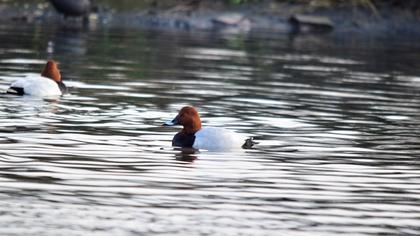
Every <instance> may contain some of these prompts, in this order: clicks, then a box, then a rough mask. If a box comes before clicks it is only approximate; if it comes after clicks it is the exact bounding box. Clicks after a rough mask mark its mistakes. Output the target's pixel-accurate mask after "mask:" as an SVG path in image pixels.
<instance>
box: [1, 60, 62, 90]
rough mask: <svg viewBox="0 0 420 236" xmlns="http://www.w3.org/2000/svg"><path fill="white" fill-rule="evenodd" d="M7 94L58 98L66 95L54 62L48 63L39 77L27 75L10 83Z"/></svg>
mask: <svg viewBox="0 0 420 236" xmlns="http://www.w3.org/2000/svg"><path fill="white" fill-rule="evenodd" d="M7 93H9V94H15V95H32V96H40V97H42V96H59V95H63V94H65V93H67V87H66V85H65V84H64V83H63V81H62V80H61V74H60V71H59V70H58V66H57V63H56V62H55V61H52V60H50V61H48V62H47V64H46V65H45V67H44V69H43V71H42V73H41V75H28V76H26V77H24V78H21V79H19V80H17V81H15V82H13V83H12V85H11V86H10V88H9V89H8V90H7Z"/></svg>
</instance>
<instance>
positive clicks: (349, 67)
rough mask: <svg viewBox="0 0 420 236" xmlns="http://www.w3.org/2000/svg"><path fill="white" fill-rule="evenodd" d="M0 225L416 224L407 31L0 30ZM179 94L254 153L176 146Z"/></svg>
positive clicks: (417, 100) (32, 229)
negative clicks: (32, 87) (349, 35)
mask: <svg viewBox="0 0 420 236" xmlns="http://www.w3.org/2000/svg"><path fill="white" fill-rule="evenodd" d="M0 42H1V44H0V90H2V91H5V90H6V89H7V87H8V84H10V83H11V82H12V81H14V80H15V79H16V78H18V77H21V76H23V75H25V74H27V73H38V72H39V71H40V70H41V68H42V66H43V65H42V64H43V63H44V62H45V59H47V58H54V59H56V60H58V61H60V63H61V64H60V68H61V70H62V74H63V77H64V78H65V82H66V83H67V85H69V86H70V87H71V94H70V95H66V96H64V97H62V98H60V99H37V98H31V97H14V96H9V95H6V94H1V95H0V124H1V125H0V145H1V150H0V161H1V162H0V181H1V182H0V226H1V227H0V234H1V235H150V234H161V235H338V234H340V235H418V234H420V224H419V218H420V204H419V201H420V197H419V196H420V195H419V194H420V185H419V182H420V172H419V170H420V163H419V156H420V155H419V154H420V149H419V144H420V139H419V138H418V137H419V136H420V120H419V117H420V109H419V105H418V104H420V85H419V84H420V77H418V74H419V72H420V70H419V69H418V66H417V63H418V55H419V52H420V47H419V46H418V43H417V42H405V41H401V40H399V41H383V40H382V41H381V40H370V41H369V40H358V39H341V40H340V39H332V38H330V37H328V36H309V35H308V36H300V37H287V36H275V37H273V36H269V35H266V36H264V35H260V36H258V37H246V36H240V35H239V36H228V35H220V36H215V35H212V34H210V33H205V32H191V33H187V32H171V31H147V30H140V29H132V28H131V29H126V28H97V29H90V30H80V29H71V28H70V29H69V28H64V27H61V26H49V27H47V26H42V25H41V26H39V25H38V26H2V30H1V33H0ZM183 105H194V106H196V107H197V108H198V109H199V111H200V113H201V116H202V118H203V122H204V123H205V124H206V125H212V126H223V127H226V128H229V129H232V130H236V131H238V132H241V133H246V134H249V135H251V136H254V137H256V139H257V141H259V142H260V143H259V145H257V147H256V148H255V149H254V150H246V151H235V152H225V153H224V152H205V151H203V152H197V153H182V152H181V151H179V150H174V149H172V148H171V146H170V145H171V138H172V136H173V135H174V134H175V133H176V132H177V130H178V127H176V128H168V127H162V126H161V124H162V123H163V122H164V121H166V120H168V119H171V118H173V117H174V115H176V113H177V110H178V109H179V108H181V107H182V106H183Z"/></svg>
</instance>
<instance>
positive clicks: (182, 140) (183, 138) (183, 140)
mask: <svg viewBox="0 0 420 236" xmlns="http://www.w3.org/2000/svg"><path fill="white" fill-rule="evenodd" d="M194 140H195V135H194V134H185V133H181V132H179V133H177V134H176V135H175V136H174V138H173V139H172V146H176V147H192V146H193V144H194Z"/></svg>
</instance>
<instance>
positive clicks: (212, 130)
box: [193, 127, 246, 151]
mask: <svg viewBox="0 0 420 236" xmlns="http://www.w3.org/2000/svg"><path fill="white" fill-rule="evenodd" d="M245 140H246V137H245V136H244V135H242V134H238V133H235V132H233V131H231V130H227V129H223V128H218V127H204V128H201V129H200V130H199V131H197V132H196V133H195V140H194V144H193V148H196V149H205V150H209V151H223V150H232V149H240V148H241V147H242V145H243V144H244V143H245Z"/></svg>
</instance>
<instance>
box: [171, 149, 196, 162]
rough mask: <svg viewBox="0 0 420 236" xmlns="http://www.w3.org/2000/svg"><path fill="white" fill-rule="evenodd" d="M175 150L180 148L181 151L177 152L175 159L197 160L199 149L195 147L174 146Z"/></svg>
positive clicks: (184, 160)
mask: <svg viewBox="0 0 420 236" xmlns="http://www.w3.org/2000/svg"><path fill="white" fill-rule="evenodd" d="M174 149H175V150H179V151H180V152H177V153H175V159H176V160H177V161H183V162H193V161H195V160H197V155H195V154H197V153H199V151H198V150H197V149H195V148H174Z"/></svg>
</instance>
